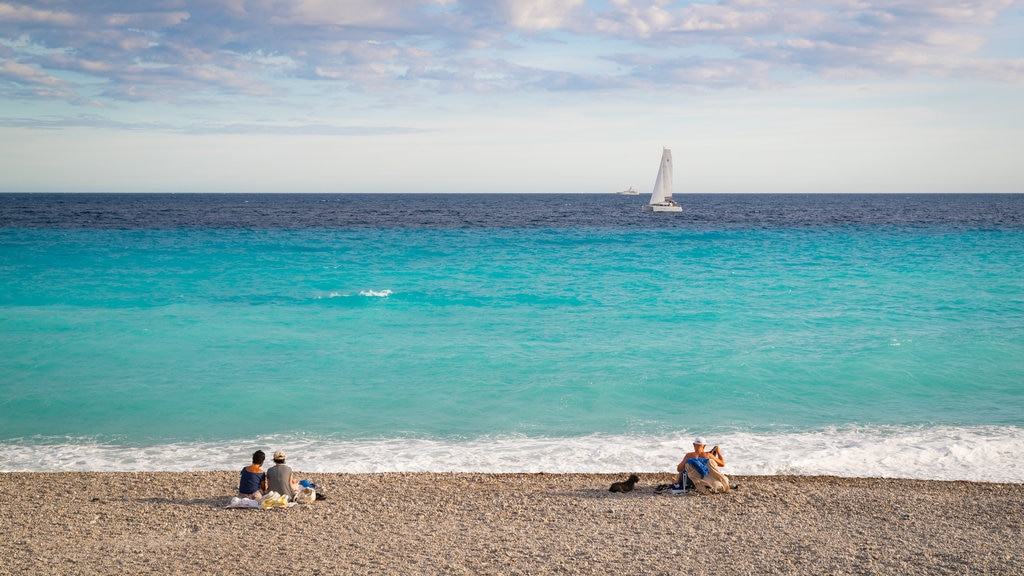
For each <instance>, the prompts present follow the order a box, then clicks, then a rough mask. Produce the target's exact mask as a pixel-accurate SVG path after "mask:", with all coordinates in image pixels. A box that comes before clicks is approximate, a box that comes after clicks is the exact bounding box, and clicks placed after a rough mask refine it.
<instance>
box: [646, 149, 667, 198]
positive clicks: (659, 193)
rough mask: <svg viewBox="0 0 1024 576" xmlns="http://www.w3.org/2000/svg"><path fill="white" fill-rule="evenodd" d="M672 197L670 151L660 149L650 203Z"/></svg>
mask: <svg viewBox="0 0 1024 576" xmlns="http://www.w3.org/2000/svg"><path fill="white" fill-rule="evenodd" d="M671 199H672V151H671V150H669V149H668V148H662V150H661V165H660V166H659V167H658V178H657V180H655V181H654V191H653V192H651V204H661V203H662V202H664V201H665V200H671Z"/></svg>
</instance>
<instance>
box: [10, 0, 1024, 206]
mask: <svg viewBox="0 0 1024 576" xmlns="http://www.w3.org/2000/svg"><path fill="white" fill-rule="evenodd" d="M663 147H667V148H670V149H671V150H672V153H673V159H674V163H675V193H676V194H677V195H678V194H685V193H688V192H692V193H717V192H740V193H750V192H753V193H760V192H765V193H775V192H829V193H831V192H870V193H918V192H1012V193H1024V168H1022V164H1024V162H1022V159H1024V0H837V1H833V2H823V1H814V0H705V1H700V2H685V1H684V2H673V1H669V0H492V1H481V0H37V1H21V0H0V192H330V193H335V192H339V193H351V192H358V193H396V192H459V193H462V192H517V193H533V192H543V193H566V194H571V193H606V192H607V193H611V192H615V191H618V190H622V189H625V188H627V187H629V186H635V187H636V188H637V189H638V190H640V191H641V192H642V193H650V191H651V189H652V188H653V185H654V178H655V176H656V174H657V169H658V165H659V162H660V158H661V150H662V148H663Z"/></svg>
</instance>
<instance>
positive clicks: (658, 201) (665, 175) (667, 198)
mask: <svg viewBox="0 0 1024 576" xmlns="http://www.w3.org/2000/svg"><path fill="white" fill-rule="evenodd" d="M682 211H683V207H682V206H680V205H679V204H676V201H675V200H673V199H672V151H671V150H669V149H668V148H662V150H661V164H660V165H659V166H658V178H657V179H656V180H655V181H654V191H653V192H651V201H650V202H649V203H647V204H645V205H644V212H682Z"/></svg>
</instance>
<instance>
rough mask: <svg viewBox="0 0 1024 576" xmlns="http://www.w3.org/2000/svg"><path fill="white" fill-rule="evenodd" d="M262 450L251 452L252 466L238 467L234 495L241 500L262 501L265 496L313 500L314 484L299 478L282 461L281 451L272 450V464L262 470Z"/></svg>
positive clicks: (302, 500) (300, 500) (263, 455)
mask: <svg viewBox="0 0 1024 576" xmlns="http://www.w3.org/2000/svg"><path fill="white" fill-rule="evenodd" d="M265 459H266V454H264V453H263V450H257V451H256V452H254V453H253V455H252V466H246V467H245V468H243V469H242V475H241V478H240V479H239V481H238V498H240V499H243V500H255V501H263V500H265V499H267V497H268V496H274V497H275V498H277V500H276V501H277V502H280V503H281V504H287V503H288V502H307V501H308V502H312V501H313V500H316V492H315V490H314V488H315V487H314V486H313V485H312V484H310V483H309V482H307V481H305V480H303V481H301V482H300V481H299V480H298V478H296V477H295V473H294V472H292V469H291V467H289V466H288V465H286V464H285V459H286V456H285V453H284V452H283V451H281V450H278V451H277V452H274V467H273V468H271V469H269V470H267V471H266V472H264V471H263V468H262V466H263V461H264V460H265Z"/></svg>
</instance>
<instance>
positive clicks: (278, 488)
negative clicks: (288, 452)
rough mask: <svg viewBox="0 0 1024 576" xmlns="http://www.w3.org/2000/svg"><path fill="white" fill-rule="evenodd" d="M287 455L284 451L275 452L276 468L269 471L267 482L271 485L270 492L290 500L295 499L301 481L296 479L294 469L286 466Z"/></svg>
mask: <svg viewBox="0 0 1024 576" xmlns="http://www.w3.org/2000/svg"><path fill="white" fill-rule="evenodd" d="M284 461H285V454H284V452H283V451H281V450H278V451H277V452H274V467H273V468H271V469H270V470H267V480H268V481H269V483H270V490H271V491H272V492H277V493H278V494H281V495H283V496H287V497H288V500H291V499H292V498H294V497H295V492H296V490H298V489H299V481H298V480H297V479H296V478H295V473H294V472H292V469H291V468H290V467H288V466H287V465H285V463H284Z"/></svg>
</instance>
